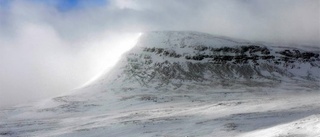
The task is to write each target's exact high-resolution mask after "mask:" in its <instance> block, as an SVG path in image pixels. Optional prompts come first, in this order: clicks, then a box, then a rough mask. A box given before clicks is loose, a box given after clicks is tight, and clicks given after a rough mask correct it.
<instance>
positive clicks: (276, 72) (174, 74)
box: [125, 45, 320, 86]
mask: <svg viewBox="0 0 320 137" xmlns="http://www.w3.org/2000/svg"><path fill="white" fill-rule="evenodd" d="M189 48H191V49H192V53H186V54H181V52H180V54H179V52H177V51H175V50H172V49H168V48H155V47H143V48H142V49H141V50H142V52H141V54H135V53H130V54H129V55H128V56H127V61H128V63H127V65H126V69H125V72H126V74H127V75H128V77H129V78H131V79H134V80H135V81H138V82H139V83H140V84H141V85H145V86H147V85H148V84H149V83H154V82H156V83H158V86H163V85H167V84H175V85H179V84H180V85H181V83H183V82H185V81H198V82H199V81H214V80H221V79H269V80H280V79H281V77H286V78H289V79H291V78H296V77H299V79H305V80H317V79H318V77H317V76H313V75H311V74H310V75H305V76H296V75H295V74H294V73H293V72H292V71H290V70H294V69H295V70H299V69H300V67H301V66H300V65H308V66H310V68H315V69H318V70H320V58H319V53H316V52H312V51H303V50H298V49H290V48H280V49H276V50H275V49H273V48H272V47H266V46H261V45H260V46H259V45H239V46H233V47H221V48H213V47H209V46H202V45H200V46H189ZM154 58H158V59H156V60H157V61H155V59H154ZM159 58H160V60H159ZM175 60H179V61H175ZM301 71H305V73H306V74H307V73H309V70H301Z"/></svg>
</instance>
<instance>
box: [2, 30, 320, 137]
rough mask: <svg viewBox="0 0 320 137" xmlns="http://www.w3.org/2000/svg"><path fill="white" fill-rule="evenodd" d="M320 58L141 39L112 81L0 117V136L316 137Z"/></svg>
mask: <svg viewBox="0 0 320 137" xmlns="http://www.w3.org/2000/svg"><path fill="white" fill-rule="evenodd" d="M319 54H320V48H319V47H308V46H300V47H298V46H293V45H281V44H270V43H264V42H250V41H245V40H237V39H232V38H227V37H220V36H213V35H209V34H205V33H199V32H174V31H167V32H148V33H144V34H143V35H142V36H141V38H140V40H139V42H138V43H137V44H136V46H135V47H134V48H133V49H131V50H130V51H129V52H127V53H126V54H124V55H123V57H122V59H121V60H120V61H119V63H118V64H117V65H116V66H115V67H114V68H113V70H111V71H110V72H108V73H106V74H104V75H102V76H101V77H100V78H99V79H97V80H96V81H94V82H92V83H91V84H89V85H88V86H86V87H84V88H81V89H77V90H75V91H74V92H72V93H68V94H66V95H63V96H59V97H55V98H51V99H48V100H44V101H40V102H37V103H34V104H27V105H20V106H15V107H11V108H8V109H3V110H0V136H1V137H2V136H30V137H32V136H41V137H53V136H59V137H99V136H110V137H123V136H125V137H137V136H139V137H142V136H145V137H159V136H169V137H175V136H179V137H180V136H192V137H196V136H208V137H209V136H210V137H213V136H216V137H221V136H226V137H233V136H234V137H257V136H268V137H294V136H297V137H305V136H310V137H315V136H318V135H319V134H320V126H319V125H320V120H319V119H320V103H318V101H319V100H320V96H319V90H320V83H319V81H320V57H319Z"/></svg>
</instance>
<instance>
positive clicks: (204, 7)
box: [0, 0, 320, 107]
mask: <svg viewBox="0 0 320 137" xmlns="http://www.w3.org/2000/svg"><path fill="white" fill-rule="evenodd" d="M319 24H320V0H0V107H1V106H2V107H3V106H10V105H15V104H19V103H24V102H27V101H35V100H38V99H42V98H46V97H50V96H55V95H58V94H61V93H64V92H66V91H70V90H72V89H74V88H77V87H79V86H81V85H83V84H84V83H85V82H87V81H88V80H90V79H91V78H92V77H94V76H95V75H96V74H97V73H100V72H101V70H104V69H107V68H110V67H112V65H113V64H114V63H115V61H114V58H115V57H118V56H120V54H122V53H123V52H122V51H124V50H125V49H126V48H127V47H128V44H130V43H134V39H135V38H137V34H138V33H139V32H144V31H154V30H192V31H201V32H207V33H211V34H215V35H223V36H229V37H235V38H241V39H248V40H254V41H270V42H281V43H304V44H312V45H317V46H319V45H320V44H319V43H320V36H319V31H320V30H319V29H320V27H319ZM123 41H127V43H123Z"/></svg>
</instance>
